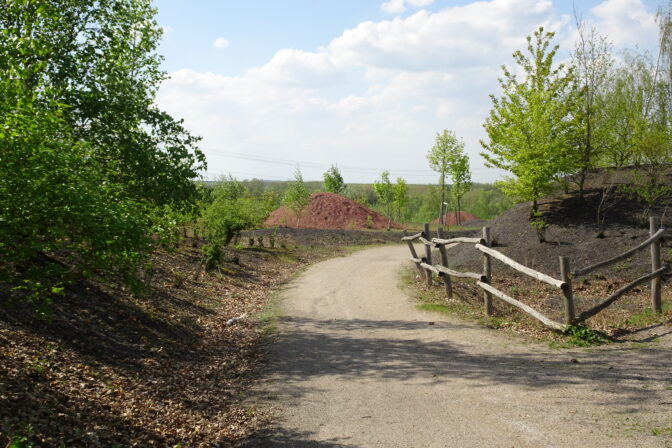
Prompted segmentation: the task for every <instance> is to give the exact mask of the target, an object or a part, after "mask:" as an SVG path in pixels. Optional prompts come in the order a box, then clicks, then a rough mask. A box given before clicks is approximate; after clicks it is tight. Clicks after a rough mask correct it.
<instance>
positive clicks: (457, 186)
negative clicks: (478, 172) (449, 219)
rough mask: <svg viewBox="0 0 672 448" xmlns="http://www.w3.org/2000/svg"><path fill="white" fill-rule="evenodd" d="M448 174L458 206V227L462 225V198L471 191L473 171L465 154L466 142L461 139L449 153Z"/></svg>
mask: <svg viewBox="0 0 672 448" xmlns="http://www.w3.org/2000/svg"><path fill="white" fill-rule="evenodd" d="M448 173H449V174H450V179H451V181H452V184H453V185H452V188H451V193H452V194H453V196H454V197H455V202H456V205H457V225H460V224H462V218H461V216H460V212H461V211H462V204H461V200H462V197H463V196H464V195H465V193H467V192H468V191H469V190H470V189H471V171H470V170H469V157H468V156H467V155H466V154H464V141H462V140H461V139H460V140H459V141H458V143H457V144H455V145H452V146H451V147H450V149H449V151H448Z"/></svg>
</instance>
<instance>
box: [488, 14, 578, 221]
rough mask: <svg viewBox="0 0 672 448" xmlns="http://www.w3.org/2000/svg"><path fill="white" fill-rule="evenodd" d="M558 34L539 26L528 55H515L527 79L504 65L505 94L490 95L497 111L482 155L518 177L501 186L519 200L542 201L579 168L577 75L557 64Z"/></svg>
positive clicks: (492, 115) (490, 121) (491, 164)
mask: <svg viewBox="0 0 672 448" xmlns="http://www.w3.org/2000/svg"><path fill="white" fill-rule="evenodd" d="M553 36H554V33H548V32H544V29H543V28H541V27H540V28H539V29H538V30H537V31H535V33H534V39H533V38H532V37H531V36H528V38H527V43H528V46H527V50H528V52H529V56H525V55H524V54H523V53H522V52H521V51H516V52H515V53H514V54H513V58H514V60H515V61H516V63H517V64H518V66H519V67H520V69H522V71H523V72H524V79H523V80H518V78H517V76H516V75H515V74H514V73H513V72H511V71H509V70H508V69H507V68H506V66H503V71H504V76H503V78H500V79H499V83H500V85H501V87H502V90H503V92H504V93H503V96H502V97H501V98H496V97H495V96H494V95H491V96H490V98H491V99H492V102H493V108H492V110H491V111H490V115H489V117H488V118H487V119H486V121H485V124H484V127H485V130H486V132H487V134H488V141H487V142H486V141H481V145H482V146H483V148H484V149H485V150H486V152H484V153H481V155H482V156H483V157H484V158H485V160H486V165H487V166H489V167H497V168H501V169H504V170H507V171H509V172H511V173H512V174H513V177H509V178H507V179H506V180H505V181H503V182H502V183H501V188H502V190H503V191H504V192H505V193H506V194H508V195H510V196H512V197H515V198H517V199H519V200H524V201H532V210H531V216H533V215H534V214H535V213H536V212H537V210H538V204H537V200H538V199H539V198H540V197H541V196H542V195H544V194H546V193H548V192H550V191H551V190H552V185H553V182H554V180H556V179H558V178H560V177H561V176H562V175H563V174H566V173H570V172H572V171H573V170H574V169H575V167H576V166H577V160H576V152H575V151H573V148H572V146H571V144H570V137H571V132H572V131H573V126H574V124H573V120H572V116H571V111H572V110H573V104H572V102H573V100H574V98H575V97H576V95H575V94H574V91H573V89H574V85H575V84H574V75H573V71H572V69H571V68H569V69H565V67H564V66H563V65H562V64H560V65H558V66H557V67H554V65H553V59H554V58H555V56H556V54H557V51H558V48H559V47H558V46H557V45H555V46H554V47H552V48H549V47H550V45H551V40H552V39H553Z"/></svg>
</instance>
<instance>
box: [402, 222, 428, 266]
mask: <svg viewBox="0 0 672 448" xmlns="http://www.w3.org/2000/svg"><path fill="white" fill-rule="evenodd" d="M404 236H408V232H407V231H406V230H404ZM406 242H407V243H408V248H409V249H410V251H411V256H412V257H413V258H415V259H416V260H417V259H418V254H417V252H415V247H413V241H410V240H407V241H406ZM414 264H415V267H416V268H418V272H420V275H424V274H425V270H424V269H422V267H421V266H420V263H419V262H417V261H416V262H415V263H414Z"/></svg>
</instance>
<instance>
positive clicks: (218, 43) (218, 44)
mask: <svg viewBox="0 0 672 448" xmlns="http://www.w3.org/2000/svg"><path fill="white" fill-rule="evenodd" d="M212 45H213V46H214V47H215V48H227V47H228V46H229V45H230V42H229V41H228V40H227V39H224V38H223V37H218V38H217V39H215V40H214V42H213V43H212Z"/></svg>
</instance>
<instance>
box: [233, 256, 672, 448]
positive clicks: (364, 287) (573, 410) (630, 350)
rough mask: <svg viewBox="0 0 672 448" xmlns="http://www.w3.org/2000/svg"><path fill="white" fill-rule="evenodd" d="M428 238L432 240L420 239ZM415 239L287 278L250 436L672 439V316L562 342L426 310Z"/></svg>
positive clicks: (364, 442) (477, 443)
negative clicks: (583, 343)
mask: <svg viewBox="0 0 672 448" xmlns="http://www.w3.org/2000/svg"><path fill="white" fill-rule="evenodd" d="M418 249H420V247H418ZM407 257H408V249H407V248H406V247H405V246H403V245H396V246H385V247H379V248H375V249H371V250H366V251H361V252H358V253H355V254H353V255H352V256H349V257H347V258H335V259H331V260H327V261H325V262H322V263H319V264H316V265H314V266H311V267H310V268H309V269H308V270H307V271H306V272H305V273H304V274H303V275H301V276H300V277H299V278H297V279H296V280H294V281H292V282H291V284H290V285H289V287H288V288H286V289H285V290H284V291H283V294H282V296H283V298H284V300H283V301H282V302H281V304H282V310H283V311H284V313H283V317H282V318H281V320H280V322H281V324H280V325H279V328H280V331H279V332H278V334H277V335H275V337H274V340H275V343H274V344H273V345H272V346H270V347H269V352H270V354H269V363H268V366H267V367H268V368H267V374H266V375H264V376H263V377H262V378H263V380H264V381H262V382H260V384H259V386H258V387H256V388H255V390H257V391H258V397H259V398H258V401H259V402H260V403H261V404H263V405H265V406H267V407H269V408H272V409H273V410H275V413H276V415H277V421H276V424H275V425H274V426H273V427H270V428H266V429H265V430H264V431H260V432H256V433H255V434H254V435H253V436H252V437H251V438H250V439H249V440H248V441H247V443H245V444H243V446H244V447H249V448H262V447H263V448H288V447H297V448H303V447H305V448H307V447H321V448H355V447H380V448H396V447H398V448H407V447H422V448H444V447H483V448H486V447H487V448H491V447H497V448H499V447H502V448H510V447H517V448H523V447H529V448H538V447H600V448H616V447H623V448H630V447H660V448H666V447H670V446H672V445H671V444H672V427H670V422H671V418H672V407H671V406H670V401H671V400H672V390H670V389H671V386H672V385H671V384H670V381H671V379H670V374H669V373H670V369H671V368H672V357H671V356H670V355H672V334H671V333H672V328H671V327H669V326H668V327H664V328H663V329H662V330H663V331H661V333H663V332H664V333H663V334H662V336H661V337H660V339H659V340H658V341H657V342H656V343H655V344H647V343H643V342H642V343H638V344H634V345H633V344H629V343H625V344H609V345H606V346H602V347H599V348H591V349H579V348H572V349H570V350H566V349H550V348H549V347H548V346H547V345H545V344H540V343H538V342H535V341H530V340H528V339H526V338H520V337H517V338H512V337H508V336H507V335H506V334H502V333H501V332H495V331H492V330H490V329H487V328H483V327H481V326H478V325H474V324H470V323H468V322H465V321H464V320H460V319H457V318H454V317H452V316H445V315H439V314H436V313H429V312H423V311H420V310H418V309H417V308H416V307H415V306H414V305H415V303H413V302H412V301H409V299H408V296H406V295H405V294H404V293H403V292H402V291H400V290H399V288H398V286H397V285H398V274H399V269H400V267H401V266H403V265H404V264H406V265H408V264H410V262H408V261H407Z"/></svg>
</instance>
